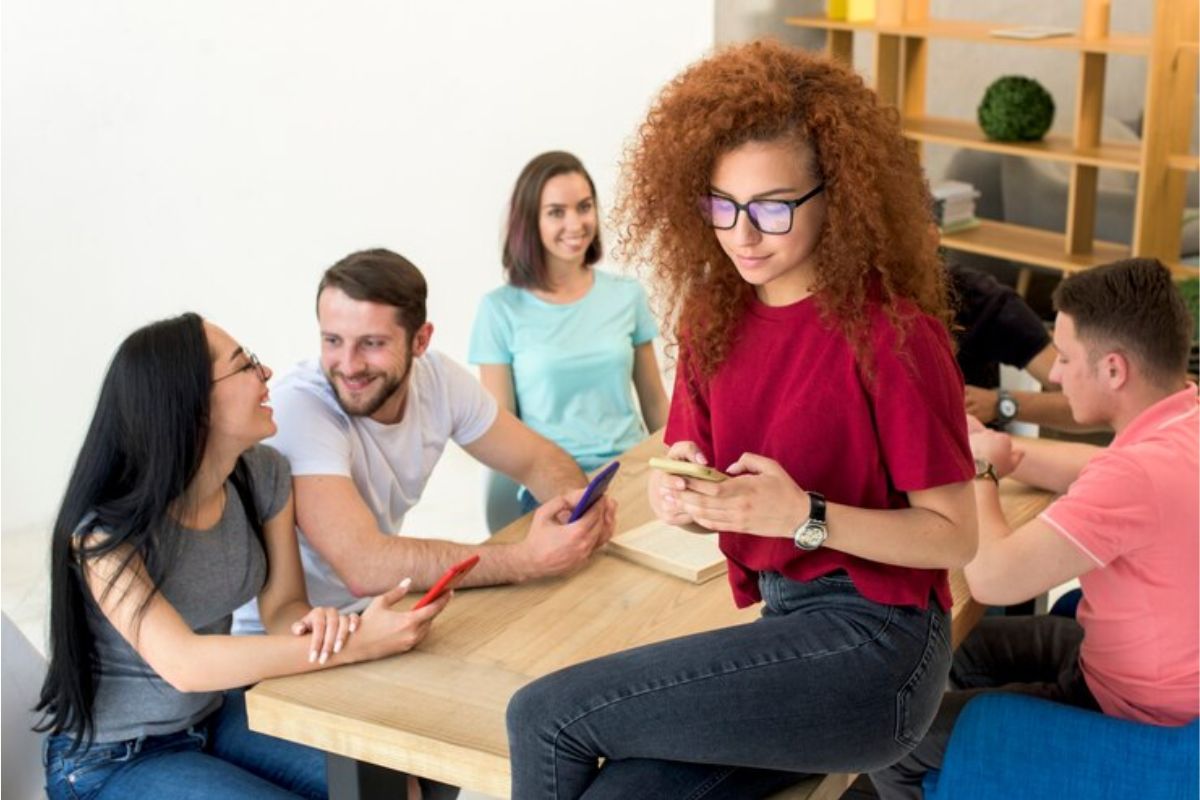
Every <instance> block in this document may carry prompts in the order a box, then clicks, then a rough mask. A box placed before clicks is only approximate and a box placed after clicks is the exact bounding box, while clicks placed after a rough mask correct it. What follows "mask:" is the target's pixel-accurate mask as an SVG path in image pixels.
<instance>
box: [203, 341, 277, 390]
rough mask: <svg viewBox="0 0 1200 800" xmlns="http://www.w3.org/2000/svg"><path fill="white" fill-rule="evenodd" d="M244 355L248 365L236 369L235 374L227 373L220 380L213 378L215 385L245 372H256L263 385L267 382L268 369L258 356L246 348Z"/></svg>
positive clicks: (243, 349) (243, 351) (243, 350)
mask: <svg viewBox="0 0 1200 800" xmlns="http://www.w3.org/2000/svg"><path fill="white" fill-rule="evenodd" d="M242 355H244V356H245V357H246V363H245V364H243V365H242V366H240V367H238V368H237V369H235V370H234V371H233V372H229V373H226V374H224V375H222V376H221V377H219V378H213V383H220V382H221V381H223V380H225V379H226V378H232V377H233V376H234V375H240V374H241V373H243V372H248V371H250V370H254V371H255V372H256V373H257V374H258V379H259V380H260V381H262V382H263V383H266V382H267V368H266V367H264V366H263V363H262V362H261V361H259V360H258V356H256V355H254V353H251V352H250V351H249V350H247V349H246V348H244V347H243V348H242Z"/></svg>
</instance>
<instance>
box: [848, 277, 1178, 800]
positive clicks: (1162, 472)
mask: <svg viewBox="0 0 1200 800" xmlns="http://www.w3.org/2000/svg"><path fill="white" fill-rule="evenodd" d="M1054 305H1055V308H1056V310H1057V311H1058V317H1057V320H1056V322H1055V326H1054V347H1055V349H1056V350H1057V358H1056V360H1055V363H1054V367H1053V369H1052V370H1051V373H1050V377H1051V380H1053V381H1055V382H1057V383H1059V384H1061V385H1062V389H1063V394H1065V395H1066V397H1067V400H1068V401H1069V402H1070V404H1071V413H1072V415H1073V416H1074V418H1075V421H1076V422H1078V423H1080V424H1084V425H1091V424H1096V425H1109V426H1111V427H1112V429H1113V430H1114V431H1115V432H1116V438H1115V439H1113V442H1112V444H1111V445H1110V446H1109V447H1107V448H1098V447H1092V446H1089V445H1081V444H1075V443H1068V442H1055V441H1046V440H1038V439H1033V440H1025V439H1020V440H1013V439H1011V438H1010V437H1009V436H1008V435H1007V434H1003V433H998V432H996V431H990V430H986V429H980V430H976V431H975V432H974V433H972V435H971V449H972V451H973V452H974V454H975V469H976V481H975V500H976V503H977V505H978V512H979V550H978V553H977V554H976V556H975V559H974V560H973V561H972V562H971V563H970V564H968V565H967V567H966V575H967V582H968V583H969V584H970V587H971V593H972V595H974V596H975V597H976V598H977V599H979V600H980V601H981V602H984V603H988V604H991V605H1011V604H1013V603H1018V602H1021V601H1023V600H1027V599H1029V598H1031V597H1036V596H1037V595H1039V594H1041V593H1043V592H1045V591H1047V590H1049V589H1051V588H1052V587H1055V586H1058V585H1060V584H1062V583H1064V582H1066V581H1068V580H1070V579H1071V578H1076V577H1077V578H1079V582H1080V584H1081V585H1082V586H1083V600H1082V601H1081V603H1080V605H1079V611H1078V621H1076V620H1074V619H1067V618H1064V617H1051V616H1036V617H987V618H985V619H984V621H983V622H982V623H980V625H979V626H978V627H977V628H976V629H975V630H974V631H973V632H972V633H971V635H970V636H969V637H967V640H966V641H965V642H964V643H963V645H962V647H961V648H960V649H959V651H958V652H957V653H956V654H955V657H954V666H953V668H952V670H951V673H950V681H951V685H952V687H953V689H952V690H951V691H948V692H947V693H946V695H945V697H944V698H943V700H942V705H941V708H940V710H939V711H938V715H937V718H936V719H935V720H934V723H933V726H932V727H931V728H930V730H929V732H928V733H927V734H926V736H925V738H924V739H923V740H922V742H921V744H920V745H919V746H918V747H917V748H916V749H915V750H914V751H913V752H912V753H911V754H909V755H908V756H906V757H905V758H904V759H903V760H902V761H900V762H899V763H897V764H895V765H893V766H892V767H890V768H888V769H886V770H883V771H881V772H878V773H875V774H873V775H872V776H871V780H872V781H873V782H874V784H875V787H876V789H877V790H878V792H879V794H880V796H881V797H883V798H919V797H921V796H922V793H921V780H922V778H923V777H924V774H925V772H926V771H927V770H930V769H936V768H937V767H938V766H939V765H940V764H941V762H942V757H943V756H944V754H945V750H946V744H947V742H948V740H949V738H950V733H951V730H952V729H953V727H954V720H955V719H956V718H957V716H958V714H959V712H960V711H961V710H962V707H963V706H964V705H965V704H966V702H967V701H968V700H970V699H971V698H972V697H974V696H975V695H977V694H979V693H980V692H988V691H1007V692H1019V693H1022V694H1030V695H1036V696H1039V697H1043V698H1046V699H1049V700H1054V701H1057V702H1060V703H1066V704H1068V705H1072V706H1079V707H1082V708H1088V709H1093V710H1098V711H1102V712H1103V713H1105V714H1109V715H1112V716H1114V717H1121V718H1123V719H1130V720H1136V721H1138V722H1147V723H1151V724H1155V725H1182V724H1185V723H1187V722H1190V721H1191V720H1193V719H1195V718H1196V717H1197V715H1198V714H1200V642H1198V639H1200V636H1198V631H1200V612H1198V606H1200V600H1198V597H1200V585H1198V583H1200V581H1198V578H1197V575H1198V571H1197V568H1196V564H1197V561H1198V559H1200V551H1198V548H1197V541H1198V539H1200V511H1198V508H1200V489H1198V487H1200V468H1198V466H1197V463H1198V456H1197V449H1198V447H1197V442H1198V440H1200V412H1198V410H1197V402H1198V401H1197V392H1196V386H1195V384H1192V383H1189V382H1188V380H1187V358H1188V350H1189V346H1190V342H1191V329H1192V321H1191V319H1190V315H1189V314H1188V311H1187V308H1186V306H1185V305H1184V302H1183V299H1182V298H1181V297H1180V294H1179V292H1178V290H1177V289H1176V288H1175V286H1174V284H1173V283H1172V282H1171V278H1170V274H1169V273H1168V271H1167V269H1166V268H1165V267H1163V265H1162V264H1160V263H1159V262H1158V261H1156V260H1153V259H1129V260H1126V261H1119V262H1116V263H1113V264H1108V265H1106V266H1102V267H1097V268H1095V269H1091V270H1088V271H1086V272H1081V273H1078V274H1076V275H1073V276H1071V277H1069V278H1067V279H1065V280H1064V281H1063V282H1062V283H1061V284H1060V285H1059V287H1058V289H1057V290H1056V291H1055V293H1054ZM980 427H982V426H980ZM1009 474H1012V475H1013V477H1015V478H1017V479H1019V480H1022V481H1024V482H1026V483H1029V484H1032V485H1035V486H1039V487H1043V488H1046V489H1050V490H1052V491H1055V492H1060V493H1063V494H1062V496H1061V497H1060V498H1059V499H1058V500H1056V501H1055V502H1054V503H1053V504H1051V505H1050V507H1049V508H1047V509H1046V511H1044V512H1043V513H1042V514H1041V515H1040V516H1039V517H1038V518H1037V519H1035V520H1032V521H1031V522H1028V523H1026V524H1025V525H1022V526H1021V527H1020V528H1018V529H1016V530H1015V531H1014V530H1012V529H1011V528H1010V527H1009V525H1008V523H1007V522H1006V521H1005V519H1004V514H1003V512H1002V511H1001V509H1000V501H999V495H998V491H997V486H996V482H997V479H998V478H1000V477H1003V476H1005V475H1009ZM1031 733H1032V732H1031ZM1081 746H1086V743H1083V744H1081Z"/></svg>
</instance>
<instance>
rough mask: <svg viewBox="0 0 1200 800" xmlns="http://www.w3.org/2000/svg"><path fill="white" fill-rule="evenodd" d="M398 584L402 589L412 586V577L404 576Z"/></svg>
mask: <svg viewBox="0 0 1200 800" xmlns="http://www.w3.org/2000/svg"><path fill="white" fill-rule="evenodd" d="M400 586H401V587H402V588H404V589H407V588H408V587H410V586H412V578H405V579H404V580H402V581H400Z"/></svg>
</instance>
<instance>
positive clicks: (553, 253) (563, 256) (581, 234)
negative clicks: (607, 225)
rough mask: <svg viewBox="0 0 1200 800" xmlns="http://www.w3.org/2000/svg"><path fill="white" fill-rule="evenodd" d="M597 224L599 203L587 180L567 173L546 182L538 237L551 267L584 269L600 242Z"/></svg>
mask: <svg viewBox="0 0 1200 800" xmlns="http://www.w3.org/2000/svg"><path fill="white" fill-rule="evenodd" d="M596 224H597V223H596V199H595V198H594V197H593V196H592V187H591V186H590V185H588V181H587V178H585V177H584V176H583V175H582V174H580V173H578V172H567V173H564V174H562V175H555V176H554V177H553V178H551V179H550V180H548V181H546V185H545V186H544V187H543V188H542V198H541V202H540V204H539V208H538V233H539V234H540V235H541V239H542V248H543V252H544V253H545V256H546V266H547V267H549V268H550V269H551V270H554V269H556V268H557V269H561V268H563V267H576V268H578V267H582V266H583V261H584V256H585V255H586V254H587V249H588V247H589V246H590V245H591V244H592V241H593V240H594V239H595V238H596Z"/></svg>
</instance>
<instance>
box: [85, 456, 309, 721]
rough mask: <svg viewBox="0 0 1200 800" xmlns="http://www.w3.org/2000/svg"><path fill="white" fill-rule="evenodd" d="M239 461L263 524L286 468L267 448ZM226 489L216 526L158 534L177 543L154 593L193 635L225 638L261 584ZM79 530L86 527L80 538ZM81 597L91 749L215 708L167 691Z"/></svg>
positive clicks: (234, 495) (239, 511)
mask: <svg viewBox="0 0 1200 800" xmlns="http://www.w3.org/2000/svg"><path fill="white" fill-rule="evenodd" d="M243 458H245V459H246V464H247V466H248V467H249V468H250V469H249V471H250V476H251V480H252V483H253V487H254V488H253V494H254V501H255V505H257V506H258V513H259V518H260V519H261V520H263V521H264V522H266V521H267V520H269V519H271V518H272V517H274V516H275V515H276V514H278V513H279V511H280V510H281V509H282V508H283V507H284V505H286V503H287V499H288V497H289V495H290V494H291V491H292V476H291V471H290V469H289V468H288V463H287V460H286V459H285V458H284V457H283V456H281V455H280V454H279V453H278V452H277V451H276V450H273V449H272V448H270V447H267V446H266V445H258V446H257V447H254V448H253V449H251V450H249V451H247V452H246V453H245V455H244V456H243ZM225 489H226V493H225V509H224V512H223V513H222V514H221V519H220V521H218V522H217V524H216V525H214V526H213V527H211V528H209V529H207V530H202V531H198V530H192V529H189V528H184V527H182V526H180V525H177V524H171V525H170V527H169V528H168V529H167V530H164V531H163V532H162V533H163V534H164V535H165V536H169V537H178V543H179V552H178V557H177V560H176V561H175V564H174V566H173V567H172V568H171V573H170V574H169V575H167V576H166V578H165V579H163V582H162V585H161V586H160V591H161V592H162V596H163V597H164V598H165V599H166V600H167V601H168V602H169V603H170V604H171V605H172V606H173V607H174V608H175V610H176V611H178V612H179V614H180V616H182V617H183V619H184V621H185V622H187V624H188V626H189V627H190V628H191V629H192V630H193V631H195V632H196V633H199V634H228V633H229V631H230V624H231V621H232V618H233V611H234V609H236V608H237V607H238V606H240V605H242V604H243V603H245V602H246V601H247V600H249V599H250V598H252V597H255V596H256V595H257V594H258V592H259V590H261V589H262V586H263V583H264V582H265V581H266V574H267V573H266V567H267V561H266V554H265V553H264V552H263V549H262V547H261V546H260V545H259V543H258V541H257V539H256V537H255V535H254V531H253V529H252V528H251V527H250V522H249V520H248V519H247V518H246V514H245V511H244V509H243V506H242V500H241V497H240V496H239V495H238V492H237V490H236V489H235V488H234V486H233V483H232V482H229V481H227V482H226V484H225ZM86 526H87V523H86V521H85V523H84V525H81V530H82V529H84V528H85V527H86ZM168 541H169V540H168ZM87 596H88V625H89V626H90V628H91V631H92V634H93V636H94V637H95V641H96V660H97V666H96V671H95V675H96V679H97V683H96V700H95V703H94V704H93V706H92V713H93V715H94V716H95V723H96V741H97V742H113V741H120V740H123V739H133V738H135V737H139V736H156V735H161V734H167V733H175V732H177V731H181V730H184V729H185V728H188V727H189V726H191V725H194V724H196V723H197V722H199V721H200V720H202V719H203V718H204V717H206V716H208V715H209V714H211V713H212V712H213V711H215V710H216V709H217V708H219V707H220V705H221V692H180V691H178V690H176V689H174V688H172V686H171V685H170V684H168V683H167V682H166V681H164V680H163V679H162V678H161V677H159V675H158V673H156V672H155V671H154V670H153V669H151V667H150V665H149V664H147V663H146V662H145V661H144V660H143V659H142V657H141V656H139V655H138V654H137V651H135V650H134V649H133V647H131V646H130V645H129V643H128V642H126V641H125V639H124V637H122V636H121V634H120V633H119V632H118V631H117V630H116V628H114V627H113V626H112V625H111V624H110V623H109V621H108V619H107V618H106V617H105V616H104V614H103V613H101V611H100V609H99V607H98V606H96V605H95V603H94V601H92V599H91V595H90V594H88V595H87Z"/></svg>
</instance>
